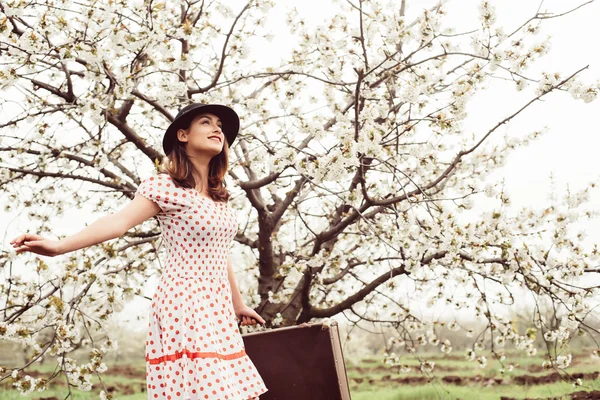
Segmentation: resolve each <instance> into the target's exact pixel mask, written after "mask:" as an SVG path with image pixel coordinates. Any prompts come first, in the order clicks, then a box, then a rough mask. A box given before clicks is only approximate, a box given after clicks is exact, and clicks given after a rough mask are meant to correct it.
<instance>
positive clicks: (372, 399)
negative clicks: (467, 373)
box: [351, 381, 600, 400]
mask: <svg viewBox="0 0 600 400" xmlns="http://www.w3.org/2000/svg"><path fill="white" fill-rule="evenodd" d="M591 386H592V388H591V389H595V390H600V382H598V381H596V382H594V383H593V384H592V385H591ZM579 390H587V389H586V388H577V389H575V388H574V387H573V386H572V385H571V384H568V383H562V382H561V383H555V384H551V385H537V386H517V385H510V386H501V387H499V386H494V387H476V388H474V387H469V386H454V385H443V386H439V385H425V386H403V387H400V388H382V389H378V390H374V391H367V390H364V391H360V392H351V393H352V400H438V399H443V400H458V399H476V400H498V399H500V396H509V397H515V398H526V397H533V398H547V397H558V396H566V395H568V394H569V393H572V392H573V391H579ZM565 398H567V399H568V397H565Z"/></svg>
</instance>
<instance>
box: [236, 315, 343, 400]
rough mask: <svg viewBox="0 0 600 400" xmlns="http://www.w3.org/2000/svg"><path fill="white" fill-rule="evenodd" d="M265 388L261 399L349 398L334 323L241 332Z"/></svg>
mask: <svg viewBox="0 0 600 400" xmlns="http://www.w3.org/2000/svg"><path fill="white" fill-rule="evenodd" d="M242 338H243V340H244V345H245V347H246V353H247V354H248V356H249V357H250V359H251V360H252V362H253V363H254V365H255V366H256V368H257V369H258V372H259V373H260V375H261V377H262V378H263V381H264V382H265V385H266V386H267V389H269V390H268V391H267V392H266V393H264V394H262V395H261V396H260V399H261V400H351V399H350V389H349V387H348V377H347V376H346V366H345V364H344V356H343V354H342V346H341V344H340V336H339V332H338V327H337V323H335V322H332V323H331V324H330V325H324V324H310V323H307V324H301V325H297V326H290V327H285V328H278V329H270V330H265V331H259V332H252V333H245V334H242Z"/></svg>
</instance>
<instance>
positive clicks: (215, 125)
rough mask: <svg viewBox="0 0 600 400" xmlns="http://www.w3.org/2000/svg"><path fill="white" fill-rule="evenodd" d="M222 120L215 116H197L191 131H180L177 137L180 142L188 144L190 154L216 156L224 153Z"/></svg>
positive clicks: (187, 148) (204, 114) (191, 125)
mask: <svg viewBox="0 0 600 400" xmlns="http://www.w3.org/2000/svg"><path fill="white" fill-rule="evenodd" d="M221 127H222V126H221V120H220V119H219V117H217V116H216V115H214V114H210V113H203V114H199V115H197V116H196V117H195V118H194V119H193V120H192V123H191V124H190V127H189V129H188V130H187V132H186V130H184V129H180V130H179V131H178V132H177V136H178V138H179V140H180V141H182V142H187V144H186V150H187V152H188V154H197V153H208V154H210V155H211V156H215V155H217V154H219V153H220V152H221V151H223V141H224V140H225V135H223V132H222V131H221Z"/></svg>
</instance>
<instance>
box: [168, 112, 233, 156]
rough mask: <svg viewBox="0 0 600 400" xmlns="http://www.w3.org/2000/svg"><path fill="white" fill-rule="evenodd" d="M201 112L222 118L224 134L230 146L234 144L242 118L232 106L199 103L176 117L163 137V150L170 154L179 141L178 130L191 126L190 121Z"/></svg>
mask: <svg viewBox="0 0 600 400" xmlns="http://www.w3.org/2000/svg"><path fill="white" fill-rule="evenodd" d="M199 114H214V115H216V116H217V117H218V118H219V119H220V120H221V125H222V126H223V127H222V130H223V134H224V135H225V138H226V139H227V144H228V145H229V147H231V145H232V144H233V142H234V140H235V138H236V137H237V134H238V131H239V130H240V118H239V116H238V115H237V113H236V112H235V111H234V110H233V109H232V108H230V107H227V106H224V105H221V104H198V106H197V107H194V108H192V109H190V110H189V111H187V112H186V113H185V114H183V115H181V116H180V117H179V118H176V119H175V120H174V121H173V122H172V123H171V125H169V127H168V128H167V130H166V131H165V135H164V137H163V150H164V151H165V154H169V153H170V152H171V150H173V146H174V145H175V142H176V141H177V131H178V130H179V129H182V128H183V127H187V126H189V124H190V122H191V121H192V120H193V119H194V117H196V116H197V115H199Z"/></svg>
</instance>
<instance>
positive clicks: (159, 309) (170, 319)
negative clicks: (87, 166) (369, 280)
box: [11, 103, 268, 400]
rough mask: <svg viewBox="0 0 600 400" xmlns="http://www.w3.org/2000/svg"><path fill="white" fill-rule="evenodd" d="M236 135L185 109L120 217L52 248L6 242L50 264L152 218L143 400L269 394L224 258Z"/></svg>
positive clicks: (222, 112)
mask: <svg viewBox="0 0 600 400" xmlns="http://www.w3.org/2000/svg"><path fill="white" fill-rule="evenodd" d="M238 130H239V118H238V116H237V114H236V113H235V111H233V110H232V109H231V108H229V107H226V106H223V105H215V104H199V103H194V104H190V105H188V106H186V107H184V108H183V109H181V110H180V111H179V113H178V114H177V116H176V118H175V120H174V121H173V122H172V123H171V125H170V126H169V127H168V128H167V130H166V131H165V134H164V137H163V149H164V151H165V154H166V155H167V160H166V163H164V164H163V168H162V172H163V173H159V174H156V175H153V176H151V177H149V178H147V179H145V180H143V181H142V183H141V184H140V186H139V187H138V189H137V192H136V196H135V198H134V199H133V200H132V201H131V203H130V204H128V205H127V206H126V207H125V208H123V209H122V210H120V211H119V212H116V213H114V214H112V215H108V216H105V217H103V218H100V219H99V220H98V221H96V222H94V223H93V224H91V225H90V226H88V227H87V228H85V229H83V230H82V231H81V232H79V233H77V234H75V235H73V236H69V237H67V238H65V239H63V240H60V241H55V240H49V239H45V238H43V237H41V236H39V235H33V234H24V235H21V236H19V237H17V238H15V239H13V240H12V241H11V244H13V247H15V248H16V249H17V252H18V253H19V252H23V251H29V252H33V253H37V254H41V255H47V256H55V255H59V254H64V253H68V252H71V251H74V250H78V249H81V248H85V247H88V246H91V245H94V244H98V243H101V242H104V241H106V240H109V239H113V238H116V237H119V236H121V235H123V234H124V233H125V232H127V231H128V230H129V229H130V228H132V227H134V226H136V225H138V224H140V223H142V222H143V221H145V220H147V219H148V218H150V217H153V216H157V217H158V221H159V224H160V227H161V232H162V236H163V239H164V242H165V243H166V247H167V259H166V262H165V263H164V264H165V268H164V270H163V272H162V274H161V276H160V278H159V282H158V285H157V289H156V292H155V294H154V296H153V298H152V307H151V314H150V324H149V329H148V333H147V337H146V338H147V340H146V383H147V388H148V398H149V399H166V400H177V399H191V400H196V399H210V400H221V399H229V400H241V399H258V396H259V395H260V394H262V393H264V392H266V391H267V390H268V389H267V388H266V387H265V385H264V382H263V380H262V378H261V377H260V375H259V374H258V372H257V370H256V368H255V366H254V364H253V363H252V361H251V360H250V359H249V358H248V356H247V355H246V353H245V349H244V343H243V341H242V338H241V334H240V332H239V330H238V329H237V322H236V321H239V320H241V321H242V322H241V324H242V325H249V324H251V325H255V324H256V321H259V322H261V323H263V324H264V320H263V319H262V318H261V317H260V315H258V314H257V313H256V312H255V311H254V310H253V309H252V308H250V307H248V306H246V305H245V304H244V302H243V300H242V297H241V294H240V292H239V289H238V287H237V283H236V280H235V276H234V275H233V270H232V267H231V262H230V260H229V255H228V251H229V247H230V244H231V241H232V239H233V237H234V236H235V234H236V232H237V221H236V219H235V216H234V214H233V212H232V210H231V209H230V207H229V206H228V204H227V201H228V199H229V193H228V191H227V190H226V189H225V185H224V181H223V179H224V177H225V173H226V172H227V167H228V150H229V147H230V146H231V144H232V143H233V141H234V140H235V138H236V136H237V133H238Z"/></svg>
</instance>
